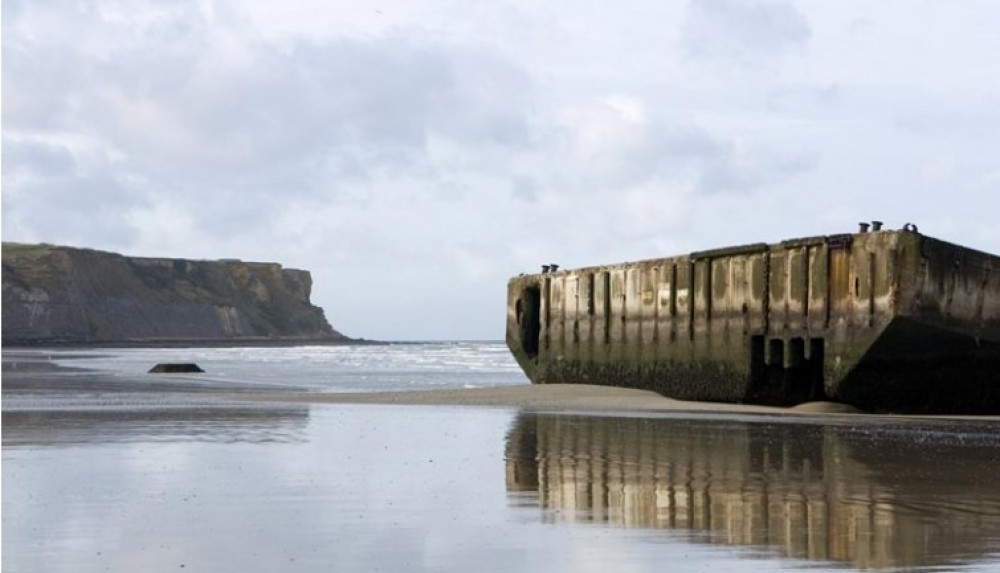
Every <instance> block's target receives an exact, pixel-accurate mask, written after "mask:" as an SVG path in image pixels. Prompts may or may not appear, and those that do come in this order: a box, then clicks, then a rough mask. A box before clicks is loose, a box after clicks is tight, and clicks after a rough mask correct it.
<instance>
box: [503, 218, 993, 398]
mask: <svg viewBox="0 0 1000 573" xmlns="http://www.w3.org/2000/svg"><path fill="white" fill-rule="evenodd" d="M942 253H946V254H942ZM956 256H960V257H961V260H962V261H963V263H962V264H961V265H959V266H955V264H954V258H955V257H956ZM998 266H1000V265H998V262H997V258H996V257H991V256H989V255H986V254H984V253H978V252H976V251H971V250H969V249H964V248H961V247H957V246H955V245H949V244H948V243H943V242H941V241H937V240H934V239H931V238H928V237H924V236H922V235H919V234H917V233H914V232H896V231H879V232H871V233H859V234H854V235H838V236H830V237H813V238H806V239H798V240H793V241H785V242H783V243H779V244H775V245H766V244H755V245H747V246H743V247H736V248H731V249H720V250H715V251H706V252H700V253H692V254H691V255H687V256H681V257H673V258H664V259H654V260H648V261H640V262H635V263H624V264H619V265H608V266H601V267H590V268H583V269H576V270H568V271H558V272H548V273H543V274H537V275H530V276H521V277H516V278H514V279H512V280H511V282H510V284H509V286H508V301H507V302H508V305H507V307H508V316H507V335H508V345H509V346H510V348H511V350H512V352H513V353H514V355H515V357H516V358H517V360H518V362H519V363H520V365H521V366H522V368H524V370H525V372H526V373H527V374H528V376H529V377H530V378H531V379H532V381H534V382H536V383H558V382H589V383H597V384H608V385H617V386H627V387H639V388H645V389H652V390H655V391H658V392H660V393H662V394H665V395H668V396H673V397H677V398H682V399H696V400H714V401H726V402H757V403H773V404H792V403H798V402H802V401H805V400H809V399H816V398H821V397H832V398H836V399H852V400H853V401H855V402H857V400H856V399H854V398H857V396H858V392H857V390H858V386H857V385H858V384H861V383H862V382H864V381H863V380H857V379H852V380H850V384H849V386H844V385H843V384H844V382H845V380H848V379H849V378H850V376H849V374H851V373H853V372H855V370H856V368H857V366H858V364H859V363H860V362H862V359H863V358H864V357H865V356H866V353H868V352H869V351H870V349H871V347H872V345H873V344H874V342H875V341H876V340H877V339H879V338H880V337H881V336H882V335H883V333H884V331H886V329H887V328H888V327H889V326H890V324H893V323H894V322H896V321H899V320H903V319H905V318H908V317H909V318H911V319H912V320H916V321H920V322H921V323H924V322H926V323H930V324H935V325H938V326H939V327H940V328H944V329H949V331H953V332H955V333H957V335H958V336H962V337H966V338H967V339H968V340H972V338H973V337H978V340H979V341H980V343H992V344H995V343H1000V329H998V328H997V321H998V320H1000V308H998V307H1000V302H998V300H1000V278H998V277H997V274H998V273H996V272H994V273H992V274H990V271H989V270H984V269H990V268H996V267H998ZM942 276H945V277H946V278H944V279H942V278H941V277H942ZM536 340H537V342H536ZM928 343H929V344H930V343H932V341H928ZM921 352H924V349H921ZM987 354H988V355H990V356H992V355H995V354H996V352H992V353H990V352H987ZM987 359H988V358H987ZM866 392H867V389H865V390H864V391H862V392H861V394H862V395H863V394H865V393H866ZM996 392H997V393H998V394H1000V389H998V390H996ZM997 400H1000V397H998V398H997ZM997 404H1000V401H998V402H997ZM858 405H859V406H861V407H869V408H871V407H875V406H874V405H873V404H864V405H862V404H858Z"/></svg>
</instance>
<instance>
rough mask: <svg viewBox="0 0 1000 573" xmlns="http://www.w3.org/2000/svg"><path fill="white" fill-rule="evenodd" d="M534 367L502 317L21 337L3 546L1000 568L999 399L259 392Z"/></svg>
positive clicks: (10, 397)
mask: <svg viewBox="0 0 1000 573" xmlns="http://www.w3.org/2000/svg"><path fill="white" fill-rule="evenodd" d="M165 362H175V363H176V362H183V363H196V364H198V365H199V366H200V367H201V368H202V369H203V370H204V371H205V372H204V373H194V374H167V375H164V374H151V373H148V370H149V369H150V368H151V367H152V366H153V365H155V364H157V363H165ZM527 384H528V380H527V379H526V378H525V377H524V375H523V374H522V373H521V371H520V370H519V368H518V367H517V365H516V364H515V363H514V361H513V359H512V358H511V356H510V354H509V352H508V351H507V349H506V347H505V346H504V345H503V344H502V343H498V342H489V341H487V342H434V343H399V344H370V345H343V346H303V347H280V348H278V347H268V348H89V349H88V348H64V349H42V348H39V349H8V348H5V349H4V350H3V386H2V432H3V433H2V443H3V448H2V569H3V571H4V572H6V573H14V572H74V573H76V572H97V571H143V572H150V571H172V572H176V571H184V572H193V571H199V572H202V571H204V572H220V571H234V572H235V571H240V572H265V571H266V572H273V571H386V572H400V571H545V572H546V573H556V572H562V571H565V572H571V571H572V572H577V571H583V572H587V571H594V572H598V571H599V572H607V571H616V572H644V571H671V572H678V571H680V572H684V571H740V572H752V571H811V572H812V571H849V570H863V571H1000V427H998V426H1000V424H998V423H997V422H996V421H995V420H988V419H975V418H967V419H944V418H910V417H892V416H871V415H844V414H841V415H820V414H808V413H800V414H796V415H770V414H768V415H765V414H751V413H747V414H733V413H711V412H693V411H692V412H685V411H683V410H680V411H665V412H642V413H637V412H627V411H614V410H608V411H604V412H596V413H595V412H573V411H568V410H555V411H545V410H532V409H525V408H518V407H484V406H454V405H448V406H427V405H405V404H398V405H397V404H393V405H385V404H356V403H349V404H347V403H339V404H338V403H322V402H320V401H268V400H260V399H259V398H260V397H261V396H266V395H267V394H268V393H273V394H275V395H279V394H280V395H288V394H289V393H293V394H294V393H303V394H304V395H305V394H310V395H315V394H324V393H345V392H346V393H359V392H399V391H418V390H425V389H438V390H442V389H444V390H448V389H450V390H459V391H460V390H463V389H467V388H486V387H497V386H511V387H515V386H525V385H527ZM241 396H243V397H245V398H246V397H249V396H254V397H256V398H257V399H253V400H250V399H243V398H241Z"/></svg>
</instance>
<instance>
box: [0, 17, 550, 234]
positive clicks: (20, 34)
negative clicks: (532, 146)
mask: <svg viewBox="0 0 1000 573" xmlns="http://www.w3.org/2000/svg"><path fill="white" fill-rule="evenodd" d="M84 6H85V7H86V6H89V5H84ZM33 9H34V7H32V8H30V9H29V8H24V7H20V8H19V9H17V10H15V11H14V12H13V14H12V15H7V16H8V17H7V18H5V19H4V32H5V39H4V41H5V51H4V70H3V74H4V80H5V82H6V84H7V85H6V86H5V87H6V88H7V89H5V90H4V100H5V101H4V104H5V105H4V121H5V129H10V128H14V129H17V130H21V131H24V132H28V133H52V132H68V133H70V134H74V133H79V134H86V135H87V136H88V137H91V138H94V139H97V140H99V141H101V142H103V143H105V144H106V145H107V147H108V148H111V149H115V150H118V151H119V152H120V154H121V156H122V158H121V160H120V161H119V163H118V164H117V165H115V170H116V173H117V177H116V178H117V181H118V187H109V188H108V189H105V190H101V189H96V188H94V189H92V193H91V194H90V196H89V197H88V200H89V201H90V205H91V206H92V207H94V208H98V209H100V208H104V207H107V208H121V206H122V205H121V203H120V202H119V201H118V200H117V199H115V198H114V197H112V196H111V195H110V194H116V193H117V192H116V191H115V189H125V190H126V191H125V192H131V193H135V194H138V195H147V194H158V195H160V196H161V197H165V198H169V200H170V201H172V202H175V203H178V204H180V205H182V206H184V207H187V208H190V210H191V211H192V214H193V216H194V218H195V220H196V222H198V223H199V224H200V225H203V226H204V228H205V230H206V232H207V233H209V234H212V235H218V236H225V235H227V234H228V235H231V234H233V233H237V234H238V233H240V232H246V230H247V229H250V228H253V227H255V226H257V227H259V226H260V225H262V224H264V223H265V222H266V221H267V220H268V219H269V218H270V217H271V216H272V214H273V213H274V211H275V210H276V209H278V208H280V206H281V205H283V204H286V203H287V202H288V201H291V200H296V199H301V200H307V199H308V200H318V199H320V198H323V199H325V200H333V201H336V200H339V197H340V194H339V192H338V189H340V188H341V187H342V184H343V183H345V182H350V181H355V182H357V181H360V182H364V181H366V180H368V179H370V178H372V177H373V176H374V175H377V174H384V173H386V172H389V173H393V172H395V173H400V174H402V173H407V174H415V173H417V174H420V176H422V177H425V178H431V179H434V178H436V177H438V174H436V173H435V166H434V165H433V164H432V161H431V160H430V159H429V157H428V141H429V138H430V137H432V136H433V137H442V138H445V139H448V140H451V141H453V142H455V145H457V146H460V147H462V146H464V147H470V148H471V147H474V146H483V145H488V146H494V147H499V148H503V149H518V148H522V147H524V146H526V145H529V143H530V142H529V137H530V129H529V126H528V119H527V116H526V114H525V110H526V109H527V108H528V107H529V106H528V105H527V104H526V102H527V101H528V100H529V99H530V97H531V96H530V92H531V81H530V78H529V77H528V75H527V74H526V73H524V72H523V71H522V70H520V69H519V68H517V67H516V66H513V65H511V64H510V63H508V62H506V61H504V60H503V59H501V58H498V57H496V56H494V55H492V54H490V53H489V52H485V51H482V50H478V49H476V48H471V47H462V48H459V49H456V48H455V47H449V46H445V45H442V44H441V43H440V42H438V41H436V40H435V39H433V38H430V37H426V36H424V35H422V34H421V33H418V32H413V31H409V32H408V31H406V30H402V31H399V32H397V33H395V34H390V35H388V36H384V37H376V38H369V39H355V38H346V37H339V38H333V39H326V40H309V41H306V40H302V39H299V40H295V41H291V42H288V43H284V44H277V43H267V42H264V41H261V40H259V39H258V40H249V39H247V38H252V37H253V35H252V34H249V33H245V31H244V30H241V29H240V28H239V26H240V25H241V24H240V22H239V19H238V18H233V19H231V20H228V21H222V22H219V21H216V22H212V23H209V22H207V21H205V20H204V18H203V17H202V16H201V15H199V13H198V12H197V11H196V10H173V11H167V12H166V13H165V14H164V15H158V16H157V17H156V18H150V19H148V20H147V21H145V22H144V24H143V25H142V26H141V28H142V29H139V30H130V29H128V25H127V24H120V23H119V24H115V23H111V22H109V21H107V19H105V18H103V17H102V16H101V15H100V14H99V11H98V10H95V9H83V10H81V11H80V12H78V13H77V14H74V15H73V17H72V18H70V17H68V16H66V15H65V14H62V17H63V18H64V21H63V24H64V25H66V26H69V25H70V24H72V26H73V29H74V30H75V31H74V32H73V34H74V35H75V36H76V37H77V38H79V41H78V42H77V43H79V44H81V45H80V46H79V48H80V49H77V46H74V41H67V40H65V39H63V40H61V41H57V40H51V41H50V40H49V39H48V36H46V35H45V34H43V33H42V31H41V30H32V29H25V26H26V24H25V22H19V21H18V18H19V17H22V16H25V17H26V13H27V12H30V11H31V10H33ZM40 9H42V8H40ZM219 17H221V18H226V17H228V16H227V15H226V14H225V13H223V14H222V15H221V16H219ZM70 20H72V22H70ZM227 34H229V35H231V36H239V37H241V38H243V40H241V41H242V42H244V43H242V44H238V45H236V47H235V48H234V47H232V46H229V47H222V48H220V47H219V45H218V44H220V43H222V44H224V41H225V40H226V37H227ZM95 36H97V37H99V36H107V37H108V41H107V42H106V43H100V42H99V43H98V44H99V45H98V46H97V47H90V48H88V44H87V41H88V39H92V38H94V37H95ZM227 50H229V51H227ZM230 52H233V53H230ZM230 60H232V61H230ZM20 93H28V94H31V96H32V97H31V98H28V97H25V98H23V99H18V98H17V97H16V95H15V96H9V94H20ZM22 145H23V144H22V143H20V142H19V141H12V142H8V143H7V144H6V147H7V148H6V149H5V155H6V154H10V156H11V157H19V156H25V155H31V154H34V155H36V157H34V159H25V160H24V161H23V162H22V163H23V164H24V165H25V166H27V165H28V164H32V165H36V166H37V167H38V169H37V171H38V172H39V173H42V174H44V175H42V177H43V178H45V179H47V181H46V182H45V183H44V184H37V185H35V187H33V189H32V193H33V194H34V195H37V201H38V202H39V203H47V204H49V205H50V208H49V209H48V210H47V215H46V217H48V218H49V220H50V221H52V222H53V223H54V221H55V220H56V219H57V217H58V215H57V214H56V211H57V210H59V209H61V208H63V207H61V206H60V205H59V203H58V202H57V201H55V200H54V199H55V198H56V197H57V196H58V195H60V194H62V193H63V191H62V190H63V189H73V188H78V185H80V184H86V185H87V186H88V187H89V184H87V183H86V182H82V181H74V180H72V179H71V178H62V177H59V176H57V174H55V173H54V172H52V171H51V170H48V168H47V167H46V166H43V165H42V161H43V158H42V157H41V156H38V150H34V151H32V150H28V149H27V148H24V149H22ZM50 160H52V159H51V158H50ZM16 161H19V162H21V161H22V160H21V159H16ZM78 167H83V168H85V169H87V168H89V169H91V170H94V169H96V167H95V166H86V165H84V166H79V165H78ZM25 168H27V167H25ZM137 178H141V180H142V183H141V185H139V184H137V183H135V182H134V181H135V180H136V179H137ZM6 179H8V178H7V177H5V180H6ZM5 183H6V184H13V185H16V184H17V183H14V182H13V180H9V181H5ZM362 187H364V186H362ZM356 188H357V186H355V189H356ZM373 192H375V191H373ZM21 195H24V193H21ZM4 217H5V219H7V218H8V217H7V215H6V214H5V216H4ZM38 224H39V225H43V224H44V223H42V222H41V221H39V222H38Z"/></svg>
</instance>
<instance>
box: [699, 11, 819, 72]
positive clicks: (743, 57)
mask: <svg viewBox="0 0 1000 573" xmlns="http://www.w3.org/2000/svg"><path fill="white" fill-rule="evenodd" d="M809 36H810V29H809V24H808V22H807V21H806V19H805V17H804V16H803V15H802V14H801V13H800V12H799V11H798V10H796V9H795V7H794V6H792V5H791V4H789V3H787V2H783V1H779V0H750V1H741V0H691V2H690V4H689V5H688V10H687V15H686V20H685V23H684V30H683V47H684V50H685V51H686V52H687V54H688V55H690V56H691V57H693V58H695V59H705V60H721V61H731V62H736V63H744V64H746V63H759V62H761V61H762V60H767V59H770V58H774V57H777V56H781V55H783V54H785V53H786V52H788V51H789V50H792V49H794V48H796V47H799V46H801V45H802V44H804V43H805V42H806V41H807V40H808V39H809Z"/></svg>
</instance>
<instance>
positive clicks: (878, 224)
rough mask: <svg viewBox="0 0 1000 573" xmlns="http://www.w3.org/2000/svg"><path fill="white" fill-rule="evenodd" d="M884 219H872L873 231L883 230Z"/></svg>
mask: <svg viewBox="0 0 1000 573" xmlns="http://www.w3.org/2000/svg"><path fill="white" fill-rule="evenodd" d="M881 230H882V221H872V231H881Z"/></svg>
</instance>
